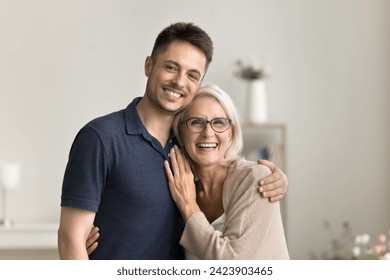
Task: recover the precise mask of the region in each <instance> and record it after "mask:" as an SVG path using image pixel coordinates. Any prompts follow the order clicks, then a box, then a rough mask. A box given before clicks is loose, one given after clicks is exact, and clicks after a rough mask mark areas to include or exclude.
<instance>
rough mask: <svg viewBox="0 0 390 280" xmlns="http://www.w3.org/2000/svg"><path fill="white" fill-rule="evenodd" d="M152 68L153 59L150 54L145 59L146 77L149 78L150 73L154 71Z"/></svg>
mask: <svg viewBox="0 0 390 280" xmlns="http://www.w3.org/2000/svg"><path fill="white" fill-rule="evenodd" d="M152 68H153V60H152V58H151V57H150V56H148V57H146V59H145V65H144V71H145V76H146V77H148V78H149V76H150V73H151V72H152Z"/></svg>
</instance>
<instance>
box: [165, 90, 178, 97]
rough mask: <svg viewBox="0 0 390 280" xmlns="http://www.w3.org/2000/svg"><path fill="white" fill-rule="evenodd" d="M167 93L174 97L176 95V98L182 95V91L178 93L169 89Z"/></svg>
mask: <svg viewBox="0 0 390 280" xmlns="http://www.w3.org/2000/svg"><path fill="white" fill-rule="evenodd" d="M166 93H167V94H168V95H170V96H172V97H176V98H178V97H180V93H177V92H174V91H168V90H167V91H166Z"/></svg>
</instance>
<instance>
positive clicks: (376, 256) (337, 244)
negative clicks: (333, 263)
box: [310, 221, 390, 260]
mask: <svg viewBox="0 0 390 280" xmlns="http://www.w3.org/2000/svg"><path fill="white" fill-rule="evenodd" d="M324 227H325V229H326V230H327V231H329V232H330V233H332V227H331V224H330V222H328V221H325V222H324ZM370 242H371V237H370V235H368V234H367V233H364V234H358V235H355V234H354V233H353V230H352V227H351V225H350V223H349V222H347V221H345V222H344V223H343V225H342V230H341V233H340V236H339V237H338V238H335V237H334V236H331V240H330V245H331V247H330V250H329V251H327V252H323V253H321V254H320V255H319V256H318V255H317V254H315V253H314V252H310V257H311V259H330V260H390V230H389V231H388V233H387V234H384V233H382V234H379V235H378V238H377V240H376V241H374V242H371V243H370Z"/></svg>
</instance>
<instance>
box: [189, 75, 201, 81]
mask: <svg viewBox="0 0 390 280" xmlns="http://www.w3.org/2000/svg"><path fill="white" fill-rule="evenodd" d="M188 77H190V79H191V80H194V81H197V80H199V77H198V75H195V74H189V75H188Z"/></svg>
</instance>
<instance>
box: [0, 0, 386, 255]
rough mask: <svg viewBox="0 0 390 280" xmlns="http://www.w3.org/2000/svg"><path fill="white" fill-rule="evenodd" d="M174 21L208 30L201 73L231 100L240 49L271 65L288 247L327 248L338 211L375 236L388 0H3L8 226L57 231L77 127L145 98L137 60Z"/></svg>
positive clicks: (341, 222) (382, 176)
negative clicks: (15, 171)
mask: <svg viewBox="0 0 390 280" xmlns="http://www.w3.org/2000/svg"><path fill="white" fill-rule="evenodd" d="M177 21H186V22H194V23H195V24H197V25H199V26H200V27H201V28H203V29H204V30H205V31H206V32H208V34H209V35H210V36H211V38H212V39H213V41H214V47H215V55H214V60H213V62H212V64H211V66H210V68H209V71H208V73H207V75H206V80H208V81H212V82H214V83H216V84H218V85H220V86H221V87H222V88H224V89H225V90H226V91H227V92H228V93H230V94H232V96H234V98H235V99H236V100H237V99H238V100H239V99H240V95H245V92H243V91H242V87H241V86H240V83H239V81H237V78H235V77H234V74H233V73H234V71H235V66H236V64H235V63H236V61H237V60H238V59H247V58H248V57H251V59H253V60H254V61H258V63H261V64H264V65H265V66H266V68H267V71H268V72H269V73H270V77H269V78H268V79H267V98H268V112H269V122H273V123H282V124H284V125H285V127H286V173H287V175H288V178H289V190H288V194H287V195H286V198H285V201H286V206H287V215H286V217H285V219H286V220H285V222H286V232H287V241H288V246H289V250H290V255H291V258H293V259H310V258H312V257H313V255H312V254H311V253H310V252H315V253H316V254H318V255H320V253H321V252H323V251H326V250H328V249H329V246H330V238H331V236H330V232H329V230H328V229H329V225H330V226H331V230H333V234H334V236H336V237H337V236H338V235H339V233H340V234H342V229H343V228H345V222H348V223H349V224H350V226H351V227H352V228H353V231H354V232H355V233H356V234H359V233H367V234H369V235H370V236H371V238H372V239H376V236H377V235H379V234H381V233H385V234H387V233H388V231H389V229H390V202H389V201H390V172H389V171H390V110H389V109H388V108H389V106H390V79H389V77H390V32H389V30H390V1H388V0H318V1H311V0H294V1H290V0H241V1H225V0H212V1H209V0H207V1H206V0H198V1H195V2H194V1H182V0H166V1H152V0H142V1H141V0H139V1H136V0H68V1H59V0H35V1H29V0H0V162H1V161H3V162H17V163H19V164H20V169H21V177H20V184H19V186H18V188H16V189H14V190H12V191H9V192H8V193H7V215H8V216H10V217H12V219H13V222H14V225H15V226H17V225H18V224H20V225H25V224H40V225H46V224H51V225H53V226H52V227H51V229H52V233H54V232H55V230H54V229H55V227H56V224H58V222H59V214H60V194H61V184H62V178H63V173H64V169H65V165H66V162H67V157H68V153H69V149H70V147H71V144H72V141H73V139H74V137H75V135H76V133H77V132H78V130H79V129H80V128H81V127H82V126H83V125H84V124H85V123H86V122H88V121H89V120H91V119H93V118H95V117H97V116H101V115H104V114H107V113H110V112H112V111H116V110H120V109H122V108H125V107H126V106H127V104H128V103H129V102H130V101H131V100H132V99H133V98H134V97H136V96H142V95H143V93H144V87H145V81H146V78H145V76H144V72H143V66H144V60H145V58H146V56H148V55H149V54H150V52H151V49H152V46H153V43H154V40H155V37H156V36H157V34H158V33H159V32H160V31H161V30H162V29H163V28H164V27H166V26H168V25H169V24H171V23H173V22H177ZM239 106H240V105H239ZM240 108H241V110H243V109H242V107H240ZM327 222H329V224H326V223H327ZM324 224H325V226H324ZM326 226H328V229H327V228H326ZM22 228H23V227H22ZM25 229H26V231H28V230H31V227H28V226H27V227H26V228H25ZM22 231H23V230H21V231H19V233H22ZM2 234H3V235H5V234H7V230H4V229H3V230H2V229H0V243H1V242H2V241H1V239H2V238H3V235H2ZM14 236H15V235H14ZM4 242H5V241H4ZM26 246H27V245H26ZM27 247H28V246H27ZM4 248H5V249H4ZM4 248H3V249H4V250H5V251H4V252H6V254H5V255H3V258H7V257H9V258H12V257H13V255H12V254H13V253H14V249H13V248H12V247H6V246H5V247H4ZM19 249H23V248H19ZM35 249H39V248H35ZM0 251H1V246H0ZM32 258H34V254H32ZM37 258H38V255H37Z"/></svg>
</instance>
